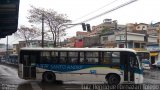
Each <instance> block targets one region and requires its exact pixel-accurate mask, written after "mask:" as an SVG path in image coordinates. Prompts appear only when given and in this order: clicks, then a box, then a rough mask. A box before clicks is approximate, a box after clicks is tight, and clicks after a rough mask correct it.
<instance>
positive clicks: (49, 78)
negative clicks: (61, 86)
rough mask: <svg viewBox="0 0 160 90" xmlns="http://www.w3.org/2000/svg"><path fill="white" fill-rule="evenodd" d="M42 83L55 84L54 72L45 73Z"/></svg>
mask: <svg viewBox="0 0 160 90" xmlns="http://www.w3.org/2000/svg"><path fill="white" fill-rule="evenodd" d="M42 81H44V82H47V83H53V82H55V81H56V76H55V74H54V73H53V72H45V73H43V76H42Z"/></svg>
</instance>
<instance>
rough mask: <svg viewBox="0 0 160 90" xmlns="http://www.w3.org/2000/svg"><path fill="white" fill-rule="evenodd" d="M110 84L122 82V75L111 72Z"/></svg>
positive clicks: (109, 76) (108, 77) (108, 78)
mask: <svg viewBox="0 0 160 90" xmlns="http://www.w3.org/2000/svg"><path fill="white" fill-rule="evenodd" d="M107 81H108V84H109V85H118V84H119V83H120V76H119V75H116V74H110V75H108V76H107Z"/></svg>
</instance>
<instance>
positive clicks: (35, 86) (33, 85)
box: [31, 82, 42, 90]
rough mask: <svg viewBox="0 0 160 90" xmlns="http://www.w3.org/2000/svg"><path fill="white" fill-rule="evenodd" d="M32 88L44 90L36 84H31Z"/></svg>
mask: <svg viewBox="0 0 160 90" xmlns="http://www.w3.org/2000/svg"><path fill="white" fill-rule="evenodd" d="M31 86H32V89H33V90H42V88H41V87H40V86H39V85H38V84H37V83H35V82H31Z"/></svg>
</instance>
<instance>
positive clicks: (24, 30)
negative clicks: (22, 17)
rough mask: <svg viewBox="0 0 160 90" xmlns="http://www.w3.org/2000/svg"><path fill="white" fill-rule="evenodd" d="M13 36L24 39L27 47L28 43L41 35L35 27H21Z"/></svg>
mask: <svg viewBox="0 0 160 90" xmlns="http://www.w3.org/2000/svg"><path fill="white" fill-rule="evenodd" d="M14 35H15V36H16V37H19V38H20V39H24V40H25V42H26V45H27V46H29V41H31V40H33V39H35V38H37V37H39V36H40V35H41V32H39V30H37V28H35V27H31V28H29V27H26V26H24V25H22V26H20V28H19V29H18V30H17V32H16V33H15V34H14Z"/></svg>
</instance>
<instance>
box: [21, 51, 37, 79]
mask: <svg viewBox="0 0 160 90" xmlns="http://www.w3.org/2000/svg"><path fill="white" fill-rule="evenodd" d="M35 61H36V57H35V55H30V54H29V55H24V57H23V78H24V79H25V78H26V79H35V78H36V66H35V65H36V63H35Z"/></svg>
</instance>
